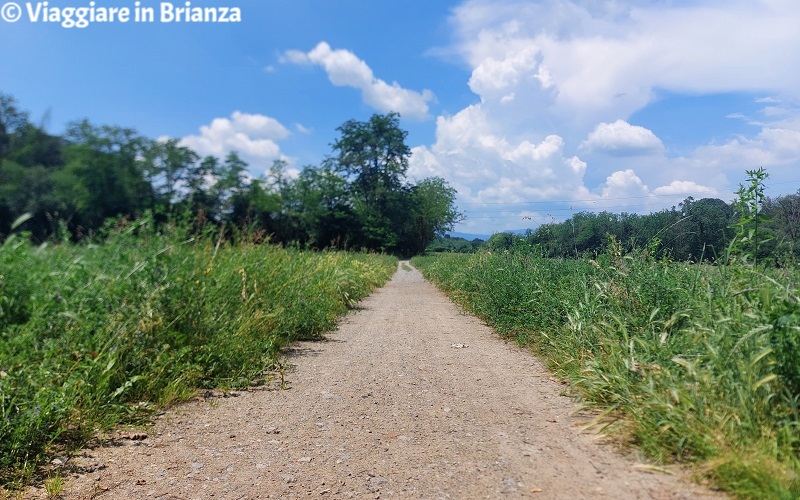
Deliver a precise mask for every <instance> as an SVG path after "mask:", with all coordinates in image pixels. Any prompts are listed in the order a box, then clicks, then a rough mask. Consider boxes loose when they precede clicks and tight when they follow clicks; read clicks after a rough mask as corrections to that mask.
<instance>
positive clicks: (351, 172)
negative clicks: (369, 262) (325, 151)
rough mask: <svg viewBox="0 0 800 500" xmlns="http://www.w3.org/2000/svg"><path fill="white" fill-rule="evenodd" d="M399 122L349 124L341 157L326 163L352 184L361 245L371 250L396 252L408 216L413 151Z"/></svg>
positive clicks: (340, 143)
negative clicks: (410, 162) (409, 162)
mask: <svg viewBox="0 0 800 500" xmlns="http://www.w3.org/2000/svg"><path fill="white" fill-rule="evenodd" d="M399 118H400V115H398V114H397V113H389V114H387V115H377V114H376V115H373V116H372V118H370V119H369V121H366V122H361V121H357V120H350V121H348V122H345V123H344V124H343V125H342V126H340V127H339V128H338V129H337V130H338V131H339V133H340V134H341V136H340V138H339V139H338V140H337V141H336V142H334V143H333V145H332V146H333V149H334V152H335V153H336V155H335V156H333V157H329V158H328V159H326V161H325V163H324V166H325V167H326V168H327V169H330V170H332V171H336V172H340V173H342V174H344V175H345V176H347V177H348V178H349V179H351V181H352V184H351V191H352V206H353V210H354V212H355V213H356V215H357V216H358V219H359V221H360V225H361V241H360V242H358V244H360V245H362V246H364V247H367V248H372V249H382V250H388V251H393V250H395V249H396V248H397V246H398V244H399V239H400V233H401V232H402V231H403V226H404V224H405V217H406V216H407V209H408V203H407V202H408V200H407V198H408V196H409V194H410V191H409V190H408V187H407V186H406V185H405V174H406V171H407V170H408V159H409V157H410V156H411V150H410V149H409V148H408V146H406V144H405V138H406V136H407V132H406V131H404V130H402V129H401V128H400V125H399Z"/></svg>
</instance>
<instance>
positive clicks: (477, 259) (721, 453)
mask: <svg viewBox="0 0 800 500" xmlns="http://www.w3.org/2000/svg"><path fill="white" fill-rule="evenodd" d="M756 172H757V171H755V172H750V176H751V178H750V180H751V182H750V184H749V185H748V186H746V187H743V189H741V190H740V193H739V195H740V198H739V199H738V200H737V202H736V206H737V207H739V210H740V212H739V217H738V219H737V220H738V223H737V224H736V225H734V226H733V227H731V228H730V230H731V231H732V232H733V234H734V235H735V236H734V237H733V238H732V240H731V243H730V244H729V247H728V251H727V253H726V255H725V256H724V257H723V258H718V259H717V262H716V264H715V265H711V264H707V263H687V262H678V261H674V260H672V259H670V258H669V257H668V256H665V255H663V254H659V253H658V252H657V251H653V249H652V247H651V248H650V249H647V248H645V249H637V248H633V249H629V250H627V251H626V250H625V248H624V247H623V245H621V244H620V242H619V241H618V240H617V239H616V238H614V237H613V236H611V237H609V238H608V239H607V243H606V246H605V248H604V249H603V251H602V252H598V253H597V254H596V255H595V256H593V257H594V258H591V257H587V258H579V259H576V258H571V259H565V258H548V257H544V256H542V253H541V252H540V251H539V252H537V251H536V247H530V246H528V247H523V248H517V249H511V250H501V251H497V250H495V251H481V252H479V253H477V254H472V255H456V254H453V255H438V256H429V257H417V258H415V259H414V260H413V261H412V262H413V264H414V265H416V266H417V267H419V268H420V269H421V270H422V272H423V274H424V275H425V276H426V278H429V279H430V280H432V281H433V282H434V283H436V284H437V286H439V288H441V289H442V290H443V291H444V292H445V293H447V294H448V295H449V296H450V297H451V298H452V299H454V300H455V301H456V302H457V303H458V304H460V305H461V306H462V307H464V308H465V309H466V310H468V311H470V312H471V313H474V314H476V315H477V316H479V317H481V318H483V319H484V320H486V321H487V322H488V323H489V324H490V325H492V326H493V327H494V328H496V329H497V331H498V332H499V333H500V334H501V335H504V336H507V337H510V338H513V339H515V340H516V341H517V342H518V343H519V344H521V345H524V346H527V347H530V348H531V349H532V350H533V351H534V352H536V353H537V354H538V355H540V356H541V357H542V358H543V359H544V360H546V362H547V364H548V366H549V367H550V368H551V369H552V370H553V371H554V372H555V373H556V374H557V375H558V376H560V377H563V378H565V379H567V380H568V381H570V382H571V386H572V388H573V390H574V391H575V393H576V394H578V395H580V396H581V397H582V399H583V400H584V401H585V404H586V406H587V408H591V409H593V410H595V411H596V413H597V418H596V420H595V422H594V426H595V427H596V428H597V429H602V430H607V431H610V432H612V433H614V434H615V435H616V436H617V437H618V438H619V439H621V440H623V441H628V442H629V443H631V444H634V445H636V446H639V447H641V449H642V450H644V451H645V452H646V454H647V455H648V456H649V457H651V458H652V459H653V460H655V461H657V462H662V463H663V462H676V461H677V462H692V463H694V464H695V466H696V471H697V473H698V474H699V475H703V476H706V477H708V478H710V479H711V480H712V481H713V483H714V484H716V485H718V486H719V487H721V488H724V489H726V490H728V491H730V492H732V493H733V494H735V495H737V496H739V497H742V498H781V499H789V498H800V477H798V474H799V473H800V462H799V461H798V460H799V459H800V299H799V298H798V291H797V289H798V284H800V271H798V269H797V267H796V266H795V265H784V266H782V267H775V266H771V267H766V266H764V265H756V264H755V263H754V260H755V259H754V258H753V255H762V257H764V255H763V254H761V252H762V248H761V245H760V243H759V242H760V241H765V240H759V237H758V236H757V234H758V231H757V230H756V228H757V227H758V224H759V223H763V221H762V220H760V217H761V215H762V214H761V212H760V211H759V208H760V206H761V203H762V202H763V199H761V198H759V192H760V191H759V186H760V185H761V181H763V178H762V179H759V178H758V176H757V175H755V174H756ZM762 173H763V172H762ZM762 236H763V235H762ZM766 257H769V256H768V255H767V256H766ZM764 260H765V261H766V260H767V259H764ZM772 262H774V260H773V261H772Z"/></svg>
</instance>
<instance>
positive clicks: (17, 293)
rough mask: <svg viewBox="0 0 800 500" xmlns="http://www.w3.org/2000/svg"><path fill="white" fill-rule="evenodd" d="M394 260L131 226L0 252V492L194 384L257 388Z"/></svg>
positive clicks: (12, 242)
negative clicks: (285, 352) (97, 237)
mask: <svg viewBox="0 0 800 500" xmlns="http://www.w3.org/2000/svg"><path fill="white" fill-rule="evenodd" d="M396 267H397V260H396V259H394V258H393V257H388V256H380V255H366V254H355V253H344V252H323V253H316V252H304V251H299V250H293V249H281V248H277V247H275V246H270V245H264V244H255V243H252V242H243V243H240V244H237V245H235V246H232V245H230V244H227V243H224V242H221V241H218V240H216V239H215V238H214V237H210V236H209V237H194V238H190V237H188V236H186V235H181V232H180V231H177V230H176V231H174V232H172V233H171V234H167V235H160V234H157V233H156V232H155V231H154V230H153V228H152V227H148V224H147V222H141V223H136V224H133V225H127V226H125V227H123V228H121V229H119V230H117V231H116V232H115V233H114V234H112V235H111V236H110V237H109V238H108V239H107V241H105V242H104V243H103V244H99V245H82V246H77V245H58V246H52V247H45V246H43V247H31V246H30V245H29V244H28V243H27V241H26V240H25V239H24V238H19V237H16V238H15V237H11V238H9V239H7V240H6V242H5V243H4V244H3V245H2V246H0V484H3V485H5V486H7V487H11V488H14V487H20V486H24V485H25V484H26V483H27V482H29V481H30V480H31V479H32V475H33V474H34V472H35V470H36V467H37V466H38V465H40V464H42V463H43V462H44V461H46V460H47V459H48V457H52V454H53V453H55V452H59V453H61V452H64V451H65V450H66V451H69V450H70V449H74V448H75V447H79V446H81V445H82V444H83V443H84V442H85V441H86V440H87V439H88V438H89V437H90V436H92V435H93V434H94V433H96V431H97V430H99V429H107V428H110V427H111V426H114V425H116V424H119V423H125V422H137V421H141V420H142V419H143V418H146V417H147V416H148V415H149V414H150V413H151V412H152V410H153V409H154V408H155V406H156V405H166V404H170V403H172V402H175V401H179V400H183V399H186V398H187V397H190V396H191V395H193V394H194V393H195V391H196V390H197V389H198V388H211V387H222V388H235V387H243V386H248V385H251V384H253V383H259V382H260V381H261V382H263V381H264V380H265V377H266V376H267V375H266V374H267V373H268V372H269V370H270V369H271V367H273V366H274V363H275V362H276V360H277V357H278V356H279V351H280V348H281V347H282V346H284V345H286V344H287V343H288V342H291V341H293V340H297V339H313V338H319V337H320V336H321V335H322V334H323V333H324V332H325V331H326V330H329V329H331V328H333V327H335V319H336V318H337V316H338V315H340V314H342V313H344V312H345V311H346V310H347V309H348V307H350V306H352V305H353V304H354V303H355V302H356V301H358V300H359V299H361V298H362V297H364V296H366V295H367V294H368V293H369V292H370V291H371V290H372V289H373V288H375V287H377V286H379V285H381V284H383V283H384V282H385V281H386V280H388V278H389V277H390V276H391V275H392V274H393V272H394V271H395V269H396Z"/></svg>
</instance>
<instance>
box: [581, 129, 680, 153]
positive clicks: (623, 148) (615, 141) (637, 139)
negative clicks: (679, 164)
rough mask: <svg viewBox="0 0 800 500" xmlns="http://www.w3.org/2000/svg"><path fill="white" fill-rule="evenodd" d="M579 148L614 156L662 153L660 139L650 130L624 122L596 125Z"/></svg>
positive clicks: (662, 146)
mask: <svg viewBox="0 0 800 500" xmlns="http://www.w3.org/2000/svg"><path fill="white" fill-rule="evenodd" d="M581 147H582V148H583V149H586V150H590V151H601V152H604V153H607V154H610V155H615V156H635V155H646V154H653V153H662V152H663V151H664V144H663V143H662V142H661V139H659V138H658V137H656V135H655V134H654V133H653V132H652V131H651V130H648V129H646V128H644V127H640V126H638V125H631V124H630V123H628V122H626V121H625V120H617V121H615V122H614V123H600V124H598V125H597V127H595V129H594V130H593V131H592V132H591V133H590V134H589V136H588V137H587V138H586V140H585V141H584V142H583V143H582V144H581Z"/></svg>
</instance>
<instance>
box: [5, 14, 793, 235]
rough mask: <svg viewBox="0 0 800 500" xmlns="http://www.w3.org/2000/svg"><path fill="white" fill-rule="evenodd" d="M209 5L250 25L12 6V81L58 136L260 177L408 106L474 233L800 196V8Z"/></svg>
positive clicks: (419, 171)
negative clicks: (123, 136) (117, 129)
mask: <svg viewBox="0 0 800 500" xmlns="http://www.w3.org/2000/svg"><path fill="white" fill-rule="evenodd" d="M3 1H4V0H0V3H3ZM19 3H20V5H22V6H23V7H25V4H24V3H23V2H19ZM48 3H49V5H50V6H55V7H85V6H88V5H89V3H88V1H87V2H83V1H81V0H50V1H49V2H48ZM185 3H186V2H174V5H175V6H178V7H182V6H184V5H185ZM32 4H33V5H36V2H32ZM94 4H95V5H96V6H98V7H109V6H118V7H119V6H123V7H124V6H127V7H130V8H133V6H134V1H133V0H131V1H126V0H105V1H103V0H95V2H94ZM139 5H140V6H144V7H148V6H150V7H153V8H154V9H156V10H158V8H159V7H158V6H159V3H158V2H149V1H148V0H140V2H139ZM190 5H191V6H194V7H198V6H199V7H207V6H224V7H228V8H238V9H240V11H241V17H242V21H241V22H239V23H227V24H220V23H217V24H214V23H187V22H182V23H174V22H173V23H164V22H152V23H135V22H128V23H105V24H103V23H96V24H92V25H90V26H88V27H87V28H84V29H77V28H71V29H70V28H64V27H62V26H61V25H59V24H58V23H53V22H51V23H42V22H31V20H30V19H28V18H26V17H24V16H23V18H22V19H20V20H19V21H17V22H15V23H8V22H5V21H3V20H0V53H1V54H2V56H0V91H2V92H5V93H9V94H12V95H14V96H15V97H16V98H17V100H18V101H20V104H21V105H22V107H23V108H26V109H28V110H30V111H31V114H32V116H33V118H34V119H36V120H39V121H41V122H42V123H43V124H45V126H46V127H47V128H48V129H49V130H51V131H52V132H54V133H60V132H62V131H63V130H64V127H65V126H66V124H67V123H68V122H69V121H71V120H76V119H81V118H84V117H87V118H89V119H90V120H91V121H93V122H95V123H101V124H117V125H123V126H127V127H132V128H135V129H137V130H138V131H139V132H140V133H142V134H144V135H147V136H149V137H164V136H170V137H177V138H181V139H182V140H183V143H184V144H186V145H188V146H190V147H192V148H193V149H195V150H197V151H198V152H200V153H201V154H212V155H217V156H221V155H224V154H225V153H227V152H228V151H232V150H236V151H239V152H240V153H241V155H242V156H243V157H244V158H245V159H247V161H248V162H249V163H250V165H251V171H252V174H253V175H255V176H258V175H260V174H262V173H263V172H264V171H265V170H266V169H268V167H269V165H271V163H272V162H273V161H274V160H275V159H285V160H286V161H288V162H289V163H290V165H291V167H292V168H293V169H295V170H296V169H299V168H302V167H303V166H305V165H318V164H319V163H320V162H321V160H322V159H323V158H324V157H325V155H327V154H329V153H330V144H331V143H332V142H333V141H334V140H335V139H336V137H337V132H336V127H338V126H339V125H341V124H342V123H344V122H345V121H347V120H349V119H358V120H366V119H368V118H369V117H370V116H371V115H372V114H373V113H387V112H390V111H396V112H399V113H400V114H401V116H402V118H401V126H402V127H403V128H404V129H405V130H407V131H408V132H409V136H408V141H407V143H408V145H409V146H410V147H411V148H412V152H413V154H412V157H411V161H410V168H409V172H408V174H409V177H410V178H411V179H414V180H419V179H422V178H425V177H429V176H440V177H443V178H445V179H446V180H447V181H448V182H450V184H451V185H453V186H454V187H455V188H456V189H457V190H458V193H459V195H458V205H459V209H460V210H461V211H462V212H464V213H465V214H466V215H467V218H466V220H465V221H464V222H463V223H462V224H461V225H460V226H459V227H458V228H457V230H458V231H461V232H466V233H474V234H491V233H492V232H495V231H500V230H505V229H522V228H526V227H535V226H536V225H538V224H541V223H545V222H551V221H561V220H564V219H566V218H568V217H570V215H571V214H573V213H575V212H578V211H582V210H590V211H599V210H608V211H612V212H639V213H647V212H650V211H654V210H660V209H662V208H666V207H670V206H673V205H677V204H678V203H679V202H680V201H681V200H683V199H684V198H686V197H687V196H694V197H695V198H702V197H719V198H722V199H724V200H726V201H730V200H731V199H732V197H733V192H734V191H735V190H736V188H737V186H738V184H739V183H741V182H743V181H744V178H745V174H744V172H745V170H747V169H754V168H758V167H762V166H763V167H765V168H767V170H768V171H769V172H770V174H771V177H770V180H769V182H768V185H769V191H768V193H769V194H770V195H772V196H776V195H780V194H787V193H793V192H796V191H797V190H798V188H800V85H798V82H800V58H798V57H794V55H793V54H795V52H797V50H798V49H800V30H799V29H797V27H798V26H800V3H799V2H796V1H795V0H729V1H725V2H720V1H716V0H715V1H707V0H650V1H637V0H630V1H620V0H571V1H569V0H537V1H522V0H520V1H512V0H491V1H490V0H471V1H466V2H445V1H441V2H428V1H421V0H403V1H401V0H386V1H381V2H373V1H367V0H340V1H336V2H327V1H321V0H319V1H311V0H296V1H292V2H277V1H271V0H270V1H265V0H219V1H216V2H212V1H210V0H208V1H200V0H196V1H194V2H191V3H190Z"/></svg>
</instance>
